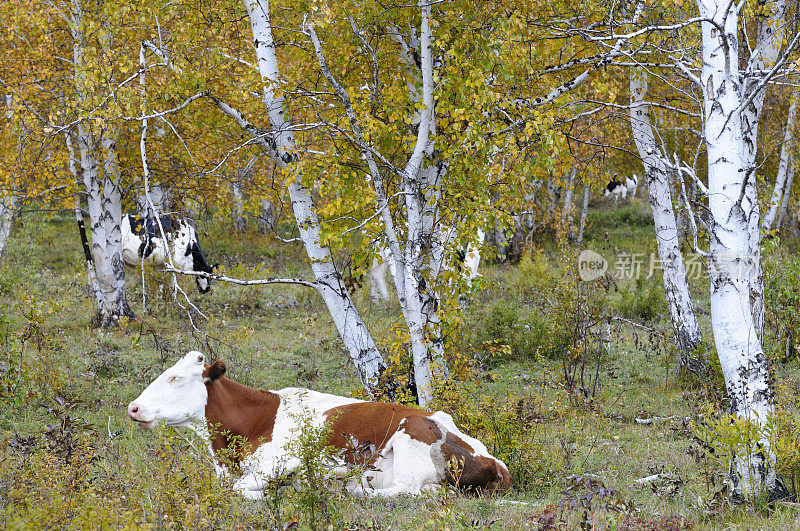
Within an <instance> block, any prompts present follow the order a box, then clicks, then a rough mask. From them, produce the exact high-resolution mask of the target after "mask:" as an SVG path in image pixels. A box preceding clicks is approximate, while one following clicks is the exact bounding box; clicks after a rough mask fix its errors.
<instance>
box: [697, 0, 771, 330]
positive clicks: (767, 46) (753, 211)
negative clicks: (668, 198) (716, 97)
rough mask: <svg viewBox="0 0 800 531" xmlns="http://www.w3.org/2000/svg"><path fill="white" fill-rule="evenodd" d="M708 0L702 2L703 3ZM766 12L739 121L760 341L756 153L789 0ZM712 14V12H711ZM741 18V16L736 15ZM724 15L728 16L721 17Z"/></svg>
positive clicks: (719, 6) (768, 5)
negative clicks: (766, 83) (767, 79)
mask: <svg viewBox="0 0 800 531" xmlns="http://www.w3.org/2000/svg"><path fill="white" fill-rule="evenodd" d="M703 2H704V0H698V3H703ZM723 4H724V2H719V1H715V2H707V5H709V7H712V6H713V8H715V9H722V10H723V11H724V10H725V8H726V6H724V5H723ZM759 4H760V6H761V8H762V9H763V11H762V13H766V15H764V14H761V15H760V16H759V25H758V37H757V40H756V44H755V47H754V48H753V51H752V53H751V55H750V58H749V60H748V62H747V68H746V74H747V75H746V76H744V79H743V80H740V86H741V87H742V88H743V90H742V93H741V102H742V103H744V102H745V101H747V100H748V99H749V100H750V103H749V104H748V105H746V106H745V107H744V108H743V109H742V110H741V112H740V113H739V114H740V116H738V117H737V118H738V119H739V120H741V130H742V136H743V148H744V163H745V168H744V170H745V174H746V175H747V182H746V183H745V195H746V196H747V202H746V203H743V206H747V207H748V208H747V210H746V211H745V212H746V216H747V226H748V238H749V239H748V252H749V254H750V256H751V257H752V261H753V265H752V267H750V271H749V277H750V286H749V289H750V300H751V311H752V313H753V323H754V326H755V329H756V332H757V333H758V337H759V339H760V338H762V337H763V332H764V273H763V268H762V266H761V237H760V231H759V226H760V219H761V218H760V216H761V211H760V207H759V200H758V182H757V179H756V172H755V170H756V154H757V149H758V123H759V120H760V119H761V112H762V111H763V109H764V97H765V95H766V93H765V89H764V87H763V86H760V82H761V80H762V79H763V76H764V72H765V71H766V70H768V69H769V68H771V67H772V66H773V65H774V64H775V62H776V60H777V59H778V56H779V53H780V50H781V48H782V46H783V40H784V38H783V37H784V23H785V20H786V0H770V1H769V2H759ZM727 9H728V10H729V11H730V12H733V11H735V10H736V9H739V6H738V5H737V4H735V3H731V4H730V5H727ZM709 11H710V9H709ZM736 15H737V16H738V13H737V14H736ZM721 16H724V15H721ZM737 39H738V37H737V35H736V34H734V44H737V45H738V40H737Z"/></svg>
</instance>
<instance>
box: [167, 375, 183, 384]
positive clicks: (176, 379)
mask: <svg viewBox="0 0 800 531" xmlns="http://www.w3.org/2000/svg"><path fill="white" fill-rule="evenodd" d="M181 380H183V378H181V377H180V376H171V377H170V379H169V383H175V382H180V381H181Z"/></svg>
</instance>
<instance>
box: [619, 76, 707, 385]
mask: <svg viewBox="0 0 800 531" xmlns="http://www.w3.org/2000/svg"><path fill="white" fill-rule="evenodd" d="M630 75H631V80H630V89H631V107H630V116H631V129H632V130H633V139H634V142H635V143H636V147H637V149H638V150H639V156H640V157H641V158H642V163H643V164H644V181H645V182H646V183H647V190H648V193H649V194H650V207H651V208H652V211H653V221H654V223H655V232H656V243H657V245H658V258H659V261H660V263H661V272H662V277H663V282H664V292H665V293H666V297H667V307H668V309H669V315H670V318H671V319H672V326H673V328H674V330H675V340H676V342H677V344H678V347H679V348H680V350H681V357H680V363H681V364H682V365H685V366H687V367H688V368H689V369H691V370H695V371H697V370H702V368H703V366H702V362H700V361H699V360H696V359H693V358H692V357H691V355H690V353H692V352H694V351H696V350H697V347H698V346H700V343H701V341H702V337H701V334H700V327H699V325H698V323H697V316H696V315H695V311H694V305H693V304H692V298H691V295H690V293H689V284H688V283H687V281H686V269H685V267H684V264H683V256H682V254H681V249H680V246H679V242H680V239H679V235H678V227H677V223H676V220H675V211H674V209H673V206H672V196H671V194H670V189H669V180H668V178H667V166H666V164H665V160H664V154H663V153H662V152H661V150H660V149H659V146H658V144H657V142H656V137H655V134H654V132H653V127H652V124H651V120H650V106H649V105H648V104H647V103H646V102H645V97H646V95H647V77H646V74H645V73H644V72H641V71H637V70H634V69H631V74H630Z"/></svg>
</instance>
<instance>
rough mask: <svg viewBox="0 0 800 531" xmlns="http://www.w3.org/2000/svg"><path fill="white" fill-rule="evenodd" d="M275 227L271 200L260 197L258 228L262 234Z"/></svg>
mask: <svg viewBox="0 0 800 531" xmlns="http://www.w3.org/2000/svg"><path fill="white" fill-rule="evenodd" d="M274 227H275V209H274V207H273V206H272V201H270V200H269V199H267V198H263V199H261V214H259V216H258V230H259V231H261V232H262V233H263V234H266V233H267V232H268V231H270V230H273V228H274Z"/></svg>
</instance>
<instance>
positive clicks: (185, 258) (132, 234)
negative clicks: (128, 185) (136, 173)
mask: <svg viewBox="0 0 800 531" xmlns="http://www.w3.org/2000/svg"><path fill="white" fill-rule="evenodd" d="M159 221H160V222H161V227H163V229H164V233H165V234H166V237H164V236H163V235H162V233H161V228H160V227H159ZM169 251H171V252H172V263H173V264H174V265H175V267H176V268H177V269H180V270H181V271H201V272H204V273H213V272H214V266H210V265H208V263H207V262H206V257H205V256H204V255H203V251H202V250H200V242H199V241H198V240H197V231H196V230H195V229H194V227H192V225H191V224H190V223H189V222H188V221H186V220H184V219H175V218H172V217H169V216H161V217H160V218H159V220H156V219H155V218H142V217H140V216H132V215H130V214H129V215H127V216H123V218H122V258H123V260H125V263H126V264H128V265H130V266H138V265H139V260H140V259H141V260H143V261H144V262H145V263H149V264H153V265H166V264H168V263H169V260H167V253H168V252H169ZM195 282H196V283H197V289H199V290H200V293H207V292H208V291H209V290H210V289H211V280H210V279H208V278H205V277H195Z"/></svg>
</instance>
